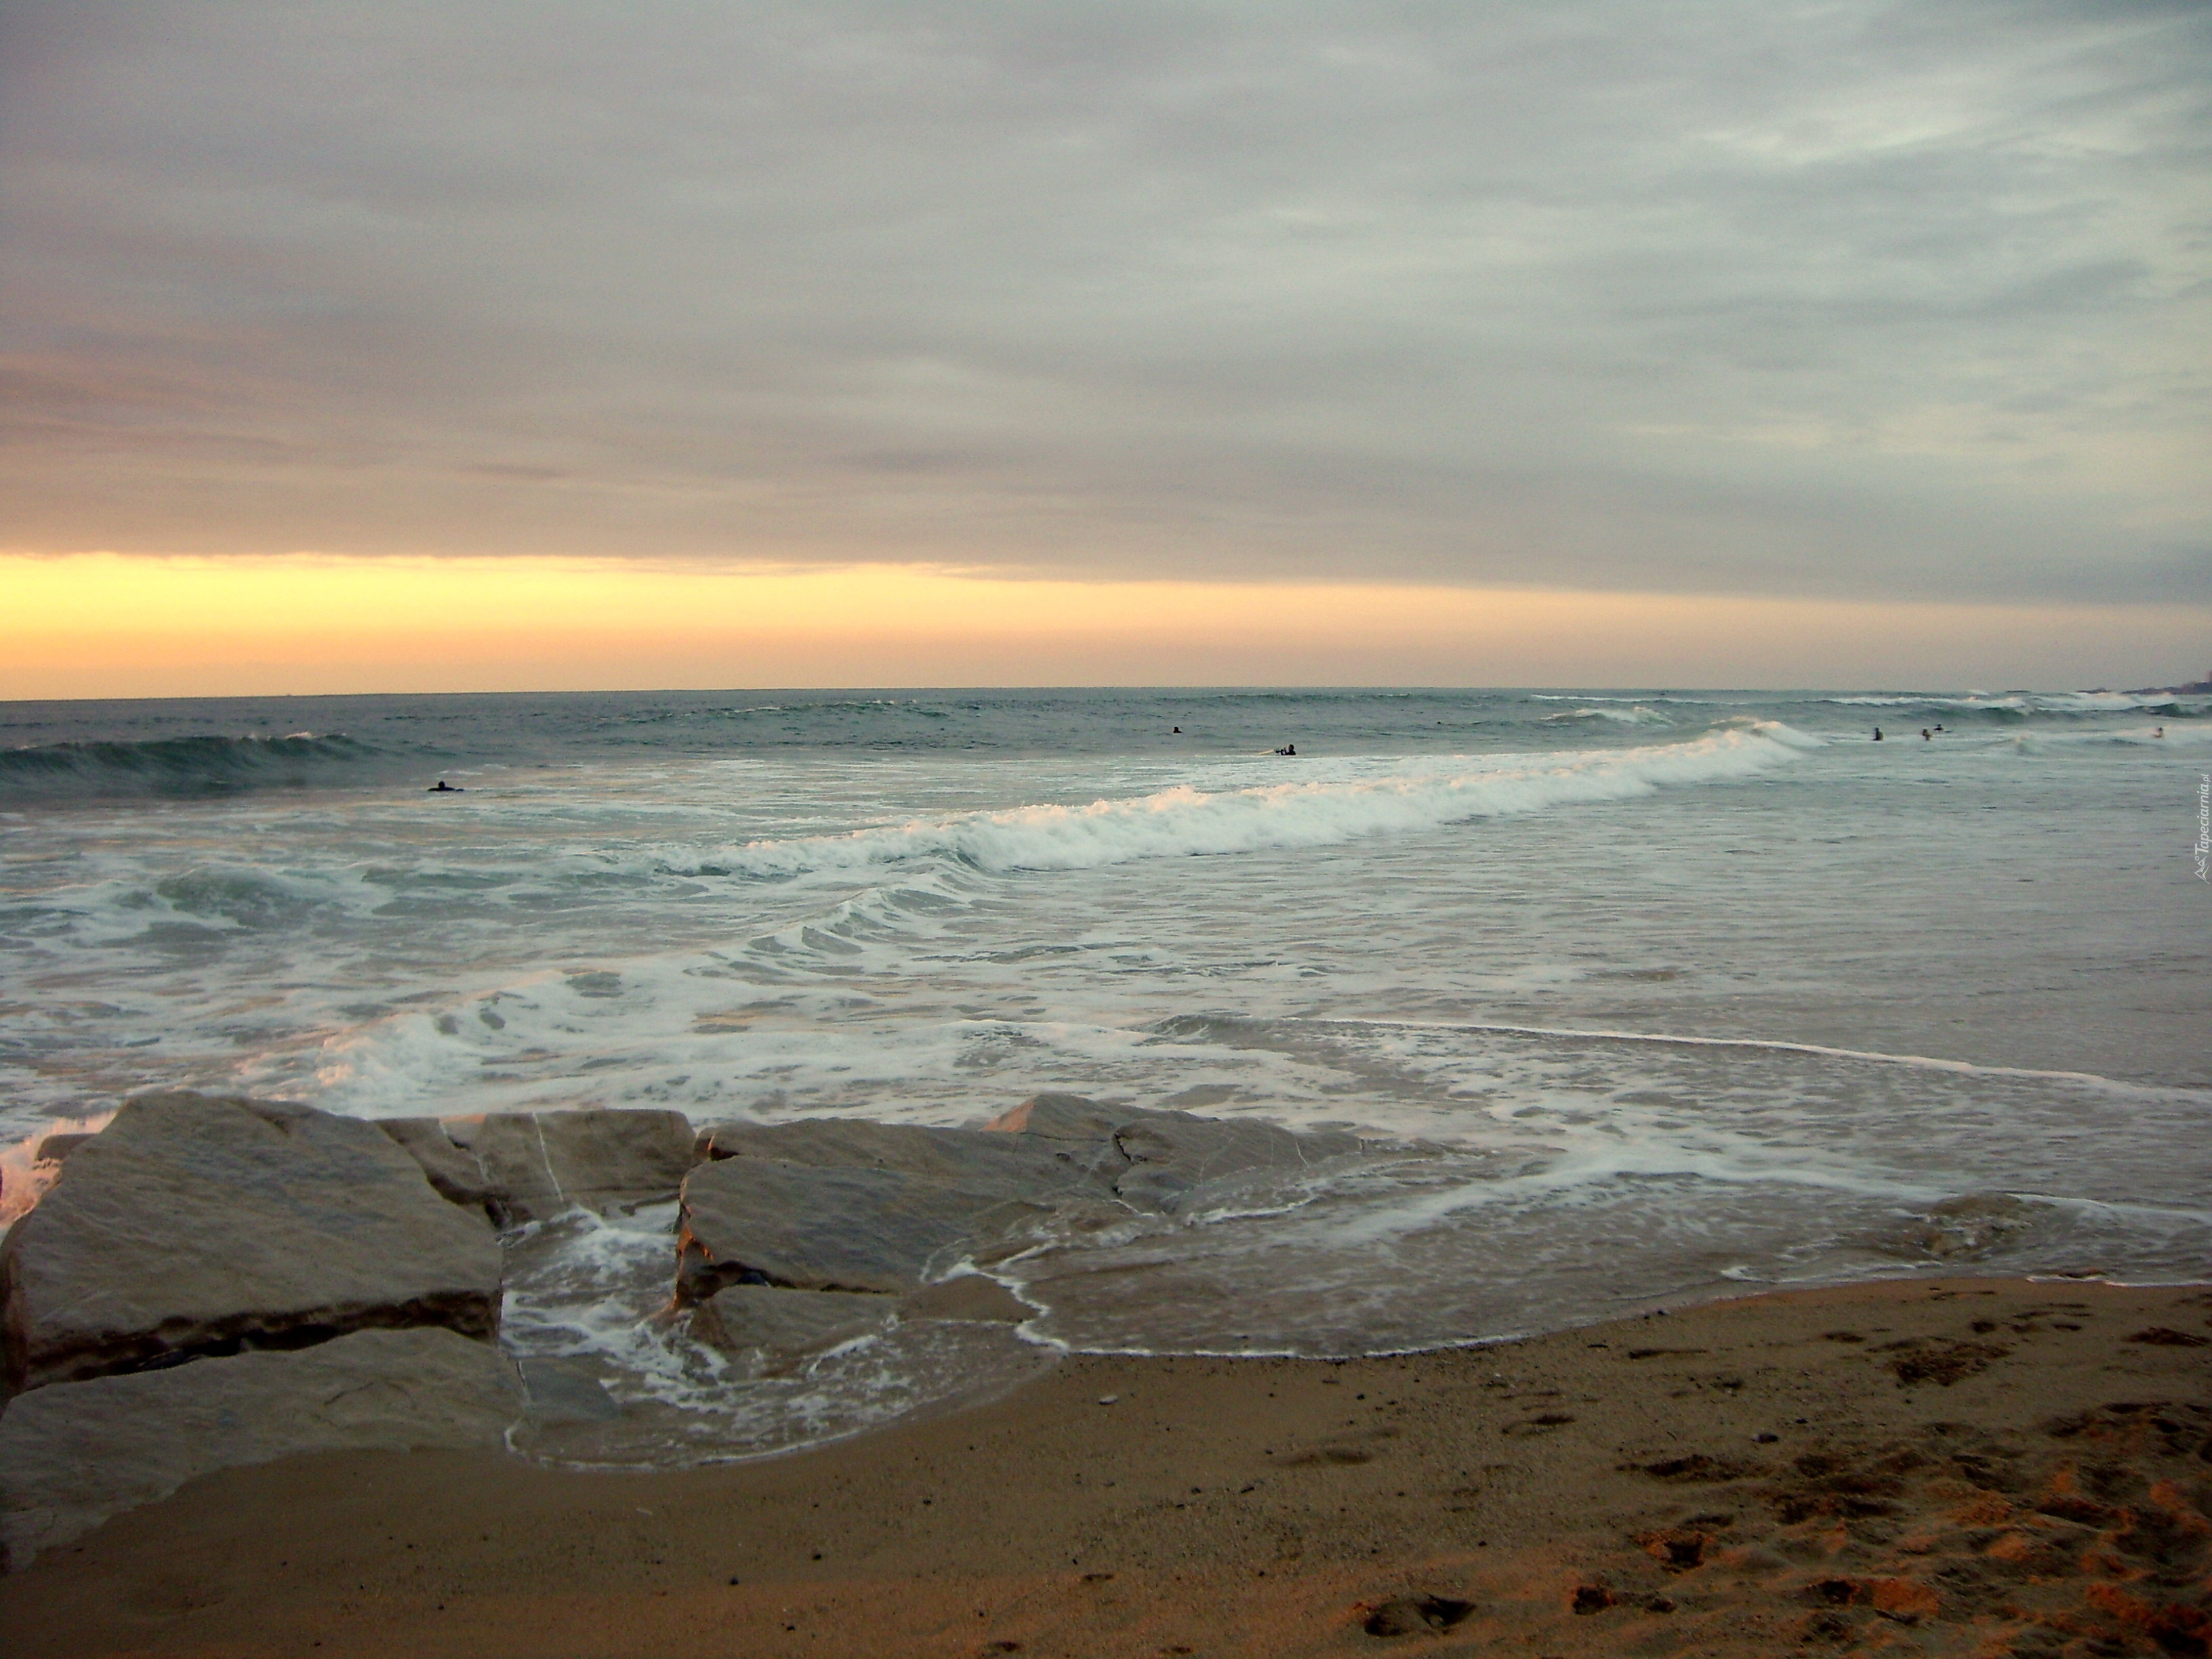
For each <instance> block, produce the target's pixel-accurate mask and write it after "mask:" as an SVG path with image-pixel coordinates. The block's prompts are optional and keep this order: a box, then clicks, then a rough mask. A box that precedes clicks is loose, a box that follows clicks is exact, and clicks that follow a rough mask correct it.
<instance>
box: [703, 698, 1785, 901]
mask: <svg viewBox="0 0 2212 1659" xmlns="http://www.w3.org/2000/svg"><path fill="white" fill-rule="evenodd" d="M1819 742H1820V739H1818V738H1812V737H1808V735H1806V734H1805V733H1803V732H1796V731H1793V730H1792V729H1791V728H1790V727H1788V726H1783V725H1781V724H1779V723H1778V722H1764V723H1759V724H1758V725H1756V726H1754V727H1753V728H1751V729H1746V730H1734V731H1728V732H1717V733H1714V734H1713V735H1711V736H1709V737H1705V738H1698V739H1696V740H1695V741H1692V742H1688V743H1680V744H1666V745H1663V746H1660V747H1654V748H1644V749H1631V750H1613V751H1600V752H1583V753H1580V754H1574V755H1570V756H1567V757H1535V756H1530V755H1505V756H1498V757H1488V758H1485V759H1480V760H1477V759H1469V758H1467V757H1453V759H1452V760H1451V761H1450V762H1449V763H1447V765H1445V766H1443V767H1439V768H1434V769H1426V770H1421V771H1413V772H1401V773H1400V774H1398V775H1392V776H1385V777H1375V778H1366V779H1361V780H1358V781H1327V782H1310V783H1283V784H1273V785H1267V786H1261V787H1250V788H1244V789H1234V790H1224V791H1219V792H1216V793H1207V792H1206V791H1203V790H1200V789H1197V788H1194V787H1190V786H1189V785H1187V784H1185V785H1178V786H1176V787H1173V788H1170V789H1164V790H1161V791H1159V792H1158V793H1154V794H1149V795H1142V796H1136V797H1131V798H1124V799H1109V800H1098V801H1093V802H1091V804H1090V805H1087V806H1058V805H1036V806H1020V807H1015V808H1012V810H1009V811H988V812H969V813H962V814H960V815H958V816H957V817H945V818H936V819H928V820H916V821H915V822H913V823H905V824H901V825H897V826H896V827H887V828H881V829H862V830H856V831H854V832H853V833H852V834H850V835H845V836H806V837H802V838H799V839H794V840H789V841H757V842H750V843H748V844H747V845H745V846H744V847H743V848H738V849H736V850H735V851H733V852H732V854H729V855H728V856H727V857H726V859H725V860H722V862H723V863H724V864H726V866H727V867H729V868H730V869H731V870H732V872H733V873H741V874H746V875H752V876H757V877H769V878H775V877H786V878H787V877H792V876H798V875H803V874H808V873H812V872H820V871H836V870H848V871H849V870H861V869H867V868H872V867H876V866H884V865H896V864H902V863H906V862H908V861H910V860H921V859H928V858H949V859H952V860H957V861H959V862H962V863H964V864H968V865H971V866H975V867H978V868H981V869H984V870H989V871H994V872H1005V871H1014V870H1080V869H1094V868H1097V867H1098V866H1102V865H1109V864H1122V863H1127V862H1130V861H1132V860H1138V859H1147V858H1166V857H1176V856H1191V855H1194V854H1227V853H1247V852H1261V851H1273V850H1280V849H1284V848H1297V847H1324V846H1332V845H1335V844H1339V843H1341V842H1347V841H1352V840H1355V839H1358V838H1360V837H1363V836H1372V835H1380V834H1388V833H1393V832H1396V833H1404V832H1408V831H1419V830H1424V829H1437V828H1440V827H1442V826H1443V825H1444V824H1447V823H1460V822H1462V821H1465V820H1467V819H1470V818H1478V817H1497V816H1501V815H1504V814H1507V813H1519V812H1533V811H1543V810H1544V809H1545V808H1547V807H1552V806H1560V805H1574V804H1579V803H1585V802H1592V801H1607V800H1622V799H1631V798H1633V797H1636V796H1639V795H1647V794H1650V793H1653V792H1654V791H1656V789H1658V788H1660V787H1662V786H1668V785H1688V784H1699V783H1714V782H1722V781H1730V780H1735V779H1740V778H1746V777H1750V776H1753V775H1756V774H1759V773H1761V772H1765V771H1767V770H1769V769H1771V768H1773V767H1775V766H1778V765H1781V764H1783V763H1786V762H1788V761H1790V760H1791V759H1794V758H1795V755H1796V751H1797V750H1802V749H1808V748H1813V747H1815V746H1817V745H1818V744H1819Z"/></svg>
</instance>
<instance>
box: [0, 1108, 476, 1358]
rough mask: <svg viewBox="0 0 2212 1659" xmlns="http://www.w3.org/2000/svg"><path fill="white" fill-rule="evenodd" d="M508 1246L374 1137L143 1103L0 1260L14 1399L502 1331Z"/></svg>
mask: <svg viewBox="0 0 2212 1659" xmlns="http://www.w3.org/2000/svg"><path fill="white" fill-rule="evenodd" d="M499 1307H500V1258H499V1246H498V1243H497V1241H496V1239H495V1237H493V1234H492V1231H491V1229H490V1228H489V1226H487V1225H485V1223H484V1220H483V1218H482V1217H481V1216H476V1215H471V1214H470V1213H469V1212H467V1211H465V1210H463V1209H459V1208H458V1207H456V1206H453V1205H452V1204H448V1203H447V1202H446V1201H445V1200H443V1199H441V1198H440V1197H439V1196H438V1194H436V1192H435V1191H434V1190H432V1188H431V1187H430V1184H429V1182H427V1181H426V1180H424V1179H423V1175H422V1167H421V1166H420V1165H419V1164H416V1161H415V1160H414V1159H413V1158H410V1157H409V1156H408V1155H407V1153H406V1152H404V1151H402V1150H401V1149H400V1148H399V1147H398V1146H397V1145H395V1144H394V1143H393V1141H392V1139H391V1138H390V1137H389V1136H388V1135H386V1134H385V1133H384V1132H383V1131H382V1130H380V1129H379V1128H378V1127H376V1125H375V1124H374V1123H371V1122H367V1121H362V1120H359V1119H354V1118H343V1117H334V1116H332V1115H330V1114H328V1113H326V1112H318V1111H313V1110H311V1109H308V1108H307V1107H304V1106H291V1105H283V1104H276V1103H270V1102H266V1101H249V1100H234V1099H216V1098H213V1097H208V1096H204V1095H193V1094H168V1095H156V1096H144V1097H140V1098H138V1099H137V1100H133V1101H131V1103H128V1104H126V1105H125V1107H124V1108H123V1109H122V1110H121V1111H120V1112H118V1114H117V1115H116V1116H115V1119H114V1121H112V1122H111V1123H110V1124H109V1125H108V1126H107V1127H106V1129H104V1130H102V1131H101V1132H100V1133H98V1134H96V1135H94V1137H93V1138H92V1139H90V1140H88V1141H87V1142H85V1143H84V1144H83V1145H82V1146H78V1147H77V1148H76V1149H75V1150H74V1151H73V1152H71V1153H70V1158H69V1162H68V1163H67V1164H64V1165H63V1168H62V1174H61V1177H60V1179H59V1180H58V1181H57V1182H55V1184H54V1186H53V1187H52V1189H51V1190H50V1191H48V1192H47V1194H46V1196H45V1198H44V1199H43V1200H41V1201H40V1205H39V1206H38V1207H37V1208H36V1209H34V1210H33V1211H31V1212H29V1213H28V1214H27V1215H26V1216H24V1217H23V1218H21V1220H20V1221H19V1222H17V1223H16V1225H15V1226H14V1227H13V1228H11V1229H10V1230H9V1234H8V1237H7V1241H6V1243H5V1244H4V1245H0V1320H4V1326H0V1341H4V1352H5V1358H6V1364H7V1377H8V1384H9V1389H10V1390H11V1391H13V1392H16V1393H21V1391H22V1390H24V1389H37V1388H40V1387H43V1386H45V1385H46V1384H50V1383H65V1382H72V1381H76V1380H77V1379H80V1378H84V1377H91V1376H105V1375H108V1374H110V1373H113V1372H118V1371H126V1370H139V1369H142V1368H143V1367H145V1366H147V1365H148V1364H153V1363H156V1362H162V1361H167V1360H170V1359H173V1358H180V1357H184V1356H188V1355H193V1354H220V1353H226V1352H236V1351H237V1350H239V1349H240V1348H241V1347H297V1346H304V1345H305V1344H307V1343H309V1342H313V1341H319V1340H324V1339H326V1338H328V1337H331V1336H332V1335H337V1334H343V1333H345V1332H348V1331H352V1330H362V1329H372V1328H398V1327H405V1326H415V1325H437V1326H445V1327H447V1328H451V1329H453V1330H455V1331H458V1332H460V1333H461V1334H464V1335H466V1336H477V1337H489V1336H491V1335H492V1334H494V1333H495V1331H496V1330H497V1328H498V1325H499Z"/></svg>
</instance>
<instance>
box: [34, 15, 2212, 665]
mask: <svg viewBox="0 0 2212 1659" xmlns="http://www.w3.org/2000/svg"><path fill="white" fill-rule="evenodd" d="M2208 149H2212V8H2208V7H2206V6H2205V5H2203V4H2202V3H2201V0H2191V3H2173V4H2167V3H2136V0H2094V3H2039V0H2006V3H1955V0H1945V3H1903V4H1893V3H1866V0H1832V3H1799V4H1792V3H1786V0H1753V3H1729V0H1716V3H1692V4H1684V5H1679V6H1654V5H1651V4H1650V3H1648V0H1620V3H1614V0H1596V3H1583V0H1542V3H1527V4H1500V3H1489V4H1485V3H1474V0H1460V3H1454V4H1438V3H1391V0H1373V3H1360V4H1344V3H1339V4H1335V5H1327V6H1322V5H1312V4H1307V3H1303V0H1268V3H1250V4H1195V3H1177V4H1158V3H1146V0H1115V3H1110V4H1091V3H1088V0H1049V3H1045V0H1039V3H1028V4H966V5H950V4H941V3H933V0H900V3H891V4H881V5H873V4H847V3H839V0H806V3H798V4H782V3H743V0H727V3H714V0H690V3H653V0H645V3H629V4H621V5H615V4H578V3H568V0H531V3H527V4H516V3H508V0H471V3H470V4H468V5H466V6H453V5H451V4H449V3H437V4H416V3H410V0H343V3H330V4H320V3H312V0H284V3H273V4H264V3H257V0H223V3H219V4H208V3H189V4H185V3H171V0H129V3H125V0H107V3H86V0H9V3H7V4H5V5H4V6H0V696H96V695H158V694H161V693H163V692H170V691H173V692H178V693H183V692H193V693H207V692H212V691H221V690H236V691H240V692H257V693H259V692H270V691H279V690H378V689H392V690H460V689H474V688H494V687H497V688H513V689H520V688H523V687H526V686H548V687H550V686H555V685H564V686H616V685H631V686H660V685H676V684H696V685H736V684H1029V683H1043V682H1054V681H1057V682H1061V683H1066V682H1069V681H1081V682H1083V683H1106V682H1111V681H1116V680H1120V681H1132V680H1133V681H1140V682H1152V683H1161V682H1169V683H1182V684H1224V683H1234V682H1244V683H1253V682H1261V683H1269V684H1352V683H1364V684H1383V683H1410V682H1418V683H1423V684H1589V685H1601V684H1638V683H1666V684H1712V685H1749V684H1827V685H1837V686H1842V685H1852V684H1917V685H1926V686H1939V687H1940V686H1954V685H1964V684H1990V683H1993V682H2002V683H2004V684H2050V685H2060V684H2105V683H2113V684H2162V683H2166V682H2168V681H2171V680H2173V679H2176V678H2184V677H2187V678H2194V677H2195V676H2196V675H2197V674H2199V673H2202V672H2203V671H2205V668H2206V664H2207V662H2208V661H2212V465H2207V459H2208V458H2209V457H2212V397H2208V392H2212V167H2208V165H2207V161H2208Z"/></svg>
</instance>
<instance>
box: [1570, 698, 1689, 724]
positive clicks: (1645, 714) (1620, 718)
mask: <svg viewBox="0 0 2212 1659" xmlns="http://www.w3.org/2000/svg"><path fill="white" fill-rule="evenodd" d="M1587 720H1611V721H1612V722H1613V724H1614V725H1616V726H1672V725H1674V721H1673V720H1669V719H1668V717H1667V716H1666V715H1664V714H1661V713H1660V712H1659V711H1658V710H1657V709H1656V708H1645V707H1644V705H1643V704H1641V703H1635V704H1632V705H1631V706H1630V707H1628V708H1575V709H1569V710H1565V711H1563V712H1561V713H1559V714H1547V715H1545V716H1544V721H1545V724H1546V725H1547V726H1571V725H1576V724H1578V723H1581V722H1583V721H1587Z"/></svg>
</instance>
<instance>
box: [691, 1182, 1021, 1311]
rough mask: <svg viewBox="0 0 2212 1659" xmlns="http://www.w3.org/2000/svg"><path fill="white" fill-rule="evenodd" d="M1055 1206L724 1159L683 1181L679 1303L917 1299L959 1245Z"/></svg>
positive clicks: (983, 1191) (984, 1192)
mask: <svg viewBox="0 0 2212 1659" xmlns="http://www.w3.org/2000/svg"><path fill="white" fill-rule="evenodd" d="M1045 1207H1046V1206H1045V1205H1044V1204H1042V1203H1025V1202H1024V1201H1023V1200H1020V1199H1018V1198H1017V1197H1015V1196H1014V1194H1012V1193H1010V1192H1008V1191H1006V1189H1004V1188H1000V1189H998V1190H993V1189H990V1188H984V1187H981V1186H980V1185H977V1186H967V1185H955V1184H954V1183H952V1182H945V1181H935V1180H932V1179H930V1178H928V1177H927V1176H917V1175H910V1174H908V1173H907V1172H905V1171H904V1170H877V1169H824V1168H817V1167H814V1166H811V1165H808V1164H784V1163H779V1162H777V1161H775V1160H773V1159H770V1158H725V1159H722V1160H720V1162H717V1163H713V1164H705V1165H702V1167H701V1168H700V1169H698V1170H696V1171H694V1172H693V1174H692V1176H691V1177H690V1179H689V1180H688V1181H686V1182H684V1202H683V1211H682V1224H681V1230H680V1231H679V1232H678V1260H677V1294H678V1299H679V1300H682V1301H684V1302H688V1303H697V1302H702V1301H705V1300H706V1299H707V1298H708V1297H711V1296H713V1295H714V1293H715V1292H716V1291H720V1290H721V1289H722V1288H723V1287H724V1286H726V1285H744V1284H752V1285H781V1286H784V1287H785V1288H787V1289H791V1290H801V1291H884V1292H890V1293H894V1294H896V1293H899V1292H903V1291H917V1290H920V1289H921V1286H922V1285H923V1284H924V1283H925V1282H927V1279H928V1278H929V1277H930V1276H931V1269H932V1267H933V1266H947V1267H949V1266H950V1265H951V1263H952V1262H953V1261H957V1256H958V1254H959V1252H958V1250H957V1247H958V1246H960V1245H962V1244H963V1243H965V1242H967V1241H969V1240H970V1239H973V1238H975V1237H979V1236H982V1235H986V1234H988V1233H991V1232H993V1231H996V1230H997V1229H998V1227H1000V1226H1001V1225H1006V1224H1008V1223H1010V1222H1011V1221H1012V1220H1014V1219H1017V1218H1019V1216H1021V1215H1023V1214H1039V1213H1042V1212H1044V1209H1045Z"/></svg>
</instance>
